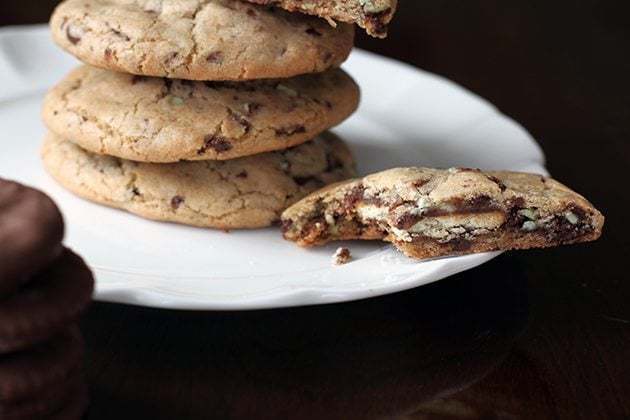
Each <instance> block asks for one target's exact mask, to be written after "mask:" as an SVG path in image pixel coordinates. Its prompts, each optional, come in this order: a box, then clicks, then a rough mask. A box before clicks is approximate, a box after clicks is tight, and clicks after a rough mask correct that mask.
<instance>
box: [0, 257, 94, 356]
mask: <svg viewBox="0 0 630 420" xmlns="http://www.w3.org/2000/svg"><path fill="white" fill-rule="evenodd" d="M93 289H94V279H93V277H92V273H91V272H90V270H89V269H88V267H87V266H86V265H85V263H84V262H83V260H82V259H81V258H80V257H78V256H77V255H76V254H74V253H73V252H72V251H70V250H67V249H66V250H64V251H63V254H62V255H61V256H60V257H59V258H58V259H57V260H55V261H54V262H53V263H52V264H51V265H50V266H49V267H48V268H46V269H45V270H44V271H42V272H40V273H39V274H38V275H37V276H36V277H35V278H34V279H33V280H32V281H31V282H29V283H28V284H27V285H25V286H23V287H22V288H21V289H20V290H19V291H18V292H17V293H15V294H13V295H11V296H10V297H9V298H7V299H5V300H3V301H0V354H3V353H9V352H14V351H17V350H20V349H23V348H26V347H29V346H31V345H33V344H35V343H39V342H42V341H44V340H46V339H48V338H50V337H52V336H53V335H55V334H56V333H57V332H59V331H60V330H62V329H63V328H64V327H66V326H67V325H69V324H70V323H72V322H74V321H75V320H76V319H77V317H78V316H79V315H80V314H81V313H82V312H83V310H85V309H86V307H87V306H88V305H89V303H90V302H91V299H92V292H93Z"/></svg>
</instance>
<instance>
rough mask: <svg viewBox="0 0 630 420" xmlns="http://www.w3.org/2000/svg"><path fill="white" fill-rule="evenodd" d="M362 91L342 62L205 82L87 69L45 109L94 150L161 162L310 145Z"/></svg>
mask: <svg viewBox="0 0 630 420" xmlns="http://www.w3.org/2000/svg"><path fill="white" fill-rule="evenodd" d="M359 96H360V92H359V87H358V86H357V84H356V83H355V82H354V80H352V78H351V77H350V76H349V75H348V74H347V73H345V72H344V71H343V70H340V69H337V70H330V71H327V72H324V73H319V74H309V75H304V76H299V77H295V78H292V79H288V80H257V81H251V82H241V83H217V82H206V83H203V82H189V81H186V80H171V79H162V78H152V77H137V76H132V75H130V74H123V73H115V72H111V71H106V70H101V69H97V68H94V67H90V66H82V67H79V68H77V69H75V70H74V71H72V72H71V73H70V74H69V75H68V76H67V77H66V78H65V79H64V80H62V81H61V82H60V83H59V84H58V85H57V86H55V87H54V88H53V89H52V90H51V91H50V92H49V93H48V95H47V96H46V99H45V100H44V107H43V112H42V115H43V118H44V121H45V123H46V125H47V126H48V128H49V129H50V130H51V131H52V132H53V133H55V134H57V135H59V136H61V137H64V138H66V139H68V140H70V141H72V142H74V143H76V144H78V145H79V146H81V147H82V148H84V149H86V150H88V151H90V152H93V153H98V154H103V155H109V156H115V157H119V158H122V159H129V160H134V161H138V162H153V163H170V162H179V161H182V160H230V159H234V158H238V157H243V156H251V155H256V154H259V153H263V152H269V151H273V150H284V149H286V148H288V147H292V146H296V145H298V144H302V143H305V142H307V141H309V140H311V139H312V138H314V137H315V136H317V135H318V134H320V133H322V132H323V131H325V130H328V129H329V128H331V127H334V126H336V125H338V124H339V123H341V122H342V121H343V120H345V119H346V118H347V117H349V116H350V115H351V114H352V113H353V112H354V111H355V110H356V109H357V106H358V104H359Z"/></svg>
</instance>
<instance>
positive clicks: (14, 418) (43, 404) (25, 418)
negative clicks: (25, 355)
mask: <svg viewBox="0 0 630 420" xmlns="http://www.w3.org/2000/svg"><path fill="white" fill-rule="evenodd" d="M24 373H26V372H24ZM85 388H86V384H85V378H84V376H83V373H81V369H79V368H77V369H76V371H74V372H73V373H71V374H70V375H69V376H68V377H67V378H64V379H62V380H61V381H59V382H56V383H54V384H48V385H47V388H45V389H41V390H37V391H36V392H35V393H33V394H32V395H30V396H29V397H28V398H27V399H23V400H20V401H16V402H11V403H7V404H2V403H0V418H2V419H3V420H32V419H35V418H37V419H39V418H46V419H51V418H62V419H65V420H69V419H79V418H81V416H80V414H81V413H83V412H84V411H85V406H84V404H85V402H84V399H85ZM79 404H81V405H82V406H83V408H82V409H81V411H80V412H79V413H78V414H74V415H73V416H67V415H66V414H63V415H64V416H66V417H57V416H59V415H61V414H62V413H69V409H70V408H71V407H72V406H76V405H79ZM74 410H75V411H78V410H77V409H74Z"/></svg>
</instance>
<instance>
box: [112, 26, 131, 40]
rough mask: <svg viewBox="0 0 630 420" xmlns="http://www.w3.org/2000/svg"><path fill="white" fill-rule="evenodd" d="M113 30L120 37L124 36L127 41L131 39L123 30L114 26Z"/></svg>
mask: <svg viewBox="0 0 630 420" xmlns="http://www.w3.org/2000/svg"><path fill="white" fill-rule="evenodd" d="M112 32H113V33H114V35H116V36H117V37H118V38H122V39H124V40H125V41H131V38H129V36H127V34H125V33H122V32H121V31H119V30H117V29H113V28H112Z"/></svg>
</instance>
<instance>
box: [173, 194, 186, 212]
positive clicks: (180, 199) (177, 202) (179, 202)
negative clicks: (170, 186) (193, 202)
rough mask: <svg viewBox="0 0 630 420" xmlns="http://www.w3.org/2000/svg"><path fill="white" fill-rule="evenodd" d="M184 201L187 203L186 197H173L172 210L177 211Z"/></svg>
mask: <svg viewBox="0 0 630 420" xmlns="http://www.w3.org/2000/svg"><path fill="white" fill-rule="evenodd" d="M184 201H185V200H184V197H182V196H180V195H176V196H175V197H173V198H172V199H171V208H172V209H173V210H177V209H178V208H179V206H181V205H182V203H183V202H184Z"/></svg>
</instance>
